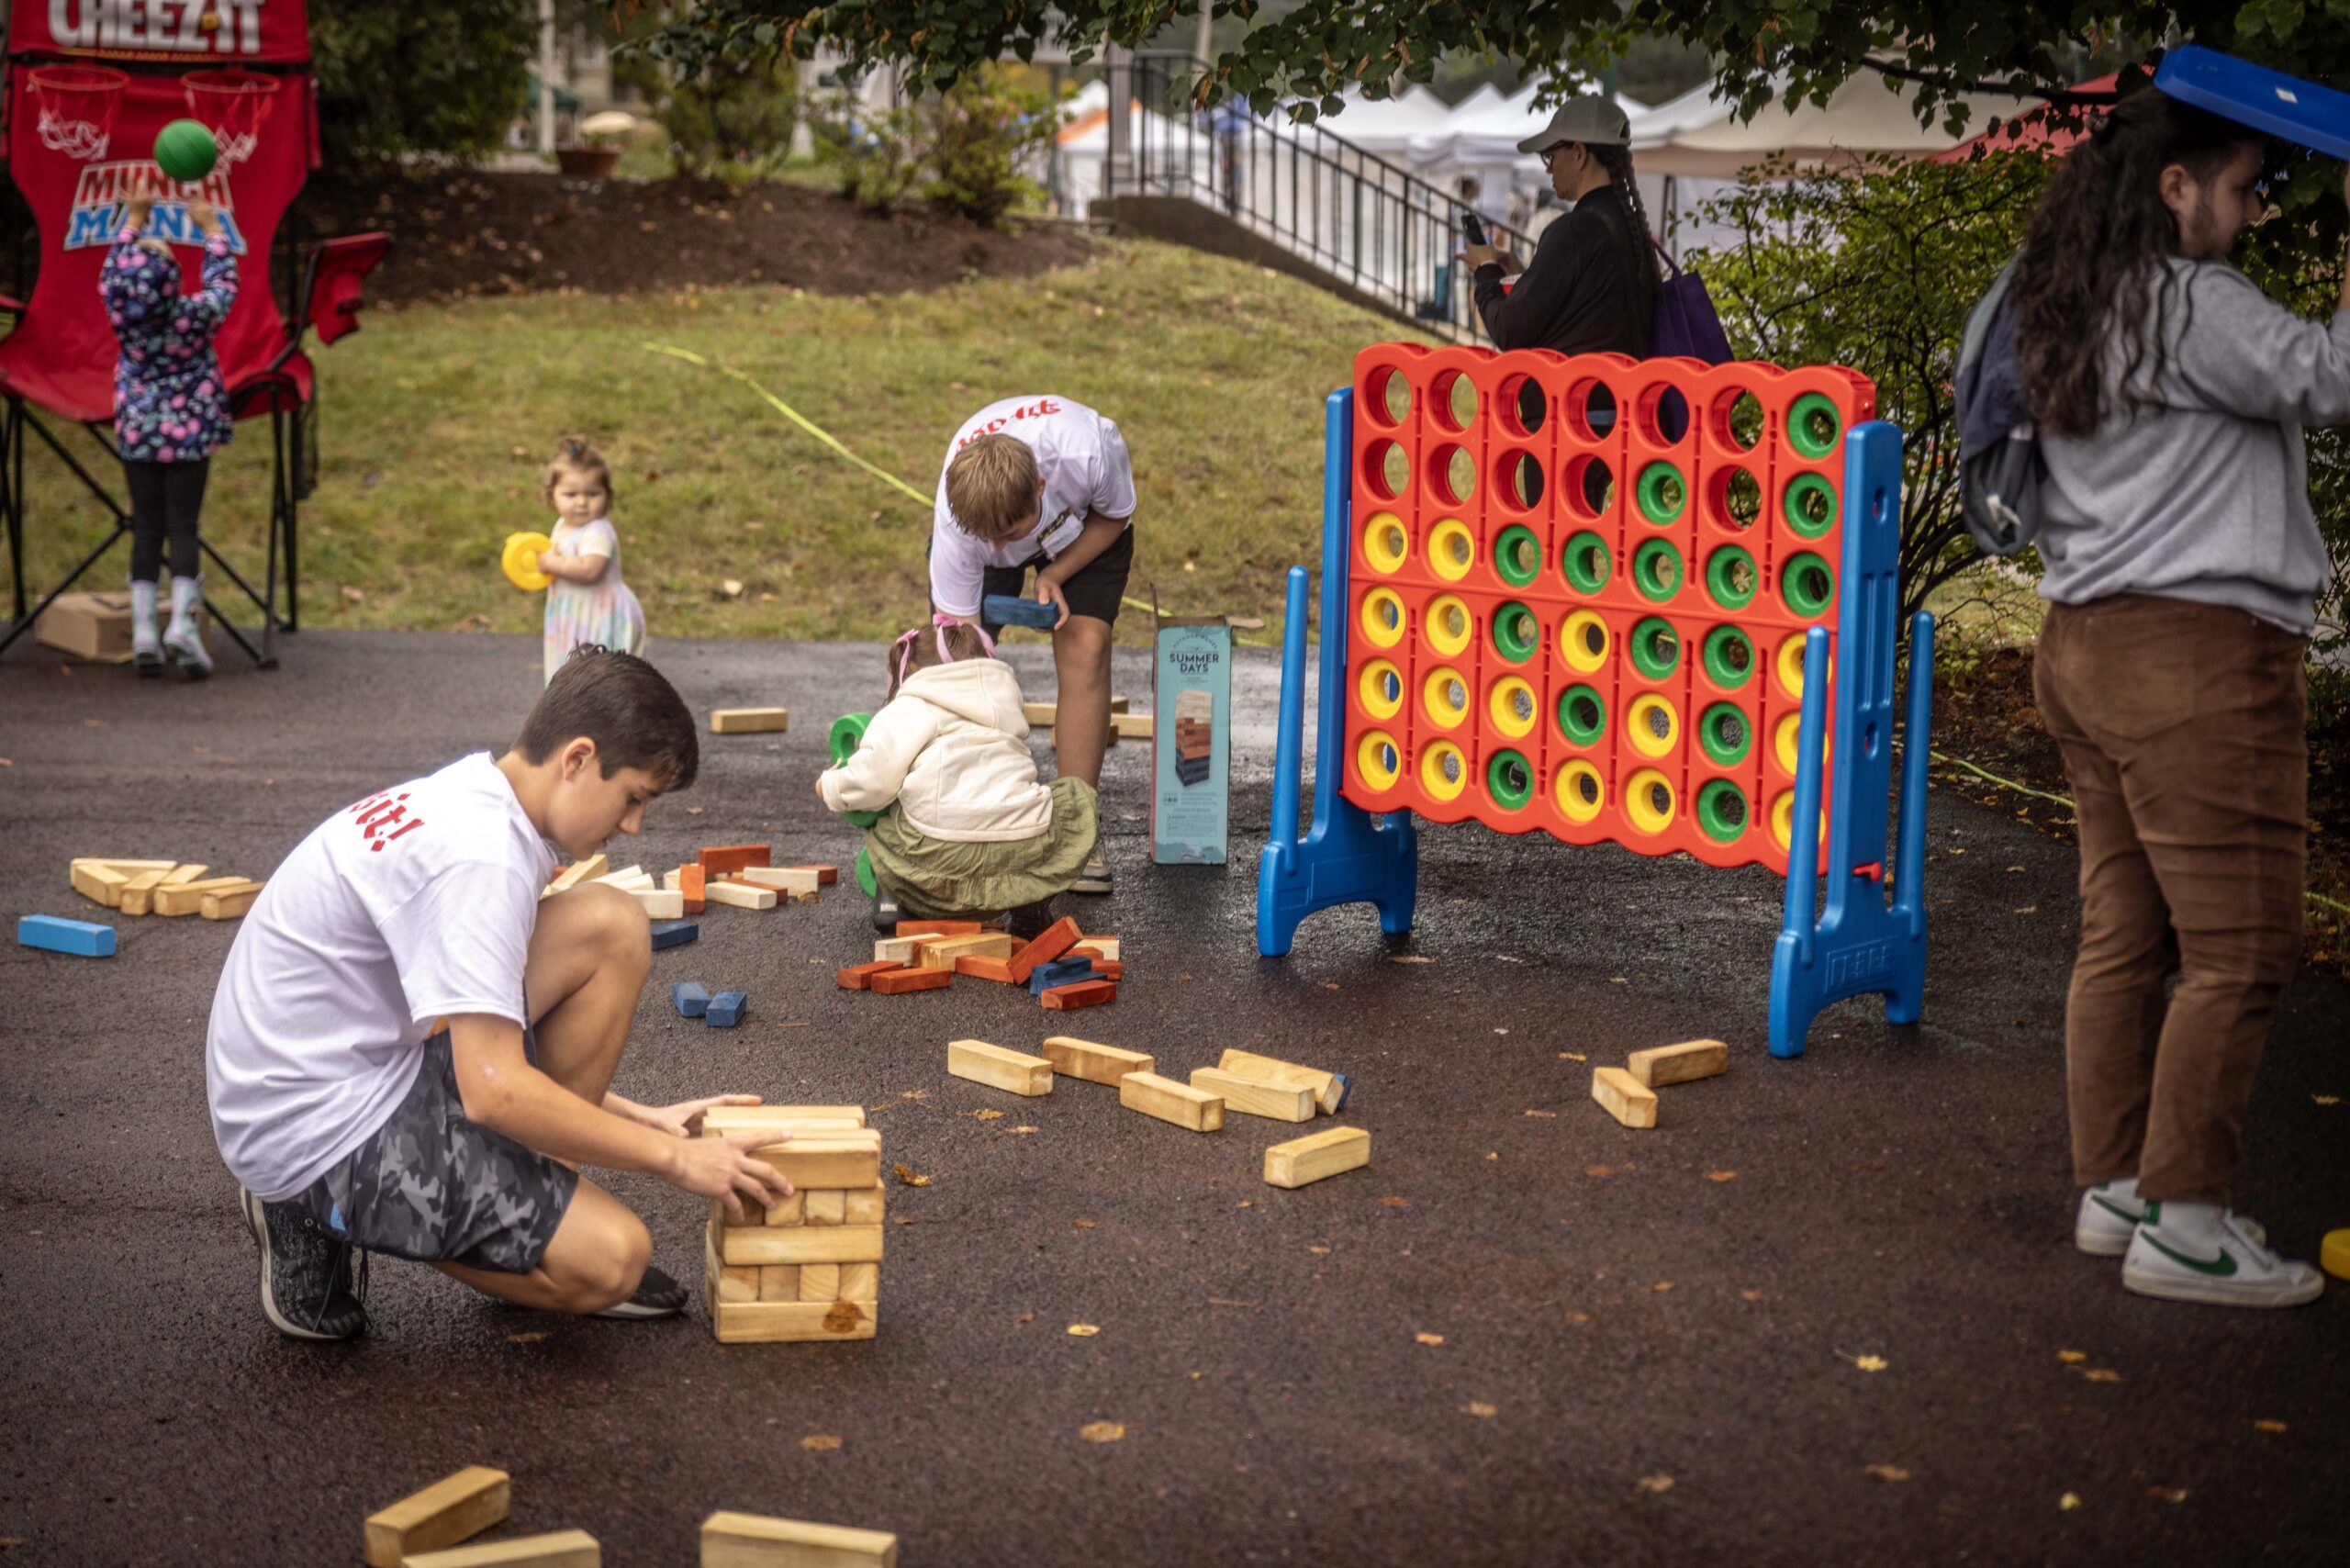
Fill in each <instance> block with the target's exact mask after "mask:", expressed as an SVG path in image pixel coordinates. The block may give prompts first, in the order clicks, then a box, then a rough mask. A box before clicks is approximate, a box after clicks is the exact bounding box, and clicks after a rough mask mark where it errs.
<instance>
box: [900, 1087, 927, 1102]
mask: <svg viewBox="0 0 2350 1568" xmlns="http://www.w3.org/2000/svg"><path fill="white" fill-rule="evenodd" d="M898 1098H899V1099H901V1100H927V1099H929V1098H930V1091H929V1090H927V1089H908V1090H905V1091H903V1092H901V1093H900V1094H899V1096H898Z"/></svg>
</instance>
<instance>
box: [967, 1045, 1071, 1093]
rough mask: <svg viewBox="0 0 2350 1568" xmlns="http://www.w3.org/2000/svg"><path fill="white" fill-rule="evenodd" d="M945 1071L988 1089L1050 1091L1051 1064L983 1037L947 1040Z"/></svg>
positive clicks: (1018, 1091) (1041, 1058)
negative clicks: (989, 1041)
mask: <svg viewBox="0 0 2350 1568" xmlns="http://www.w3.org/2000/svg"><path fill="white" fill-rule="evenodd" d="M946 1070H947V1071H948V1072H949V1073H952V1074H953V1075H954V1076H955V1077H957V1078H968V1079H969V1080H970V1081H972V1082H974V1083H984V1084H986V1085H987V1086H988V1087H989V1088H990V1089H1002V1090H1007V1091H1009V1092H1012V1093H1014V1094H1024V1095H1027V1096H1029V1097H1030V1098H1032V1099H1033V1098H1035V1096H1036V1095H1039V1094H1050V1093H1051V1092H1053V1064H1052V1063H1051V1062H1049V1061H1046V1059H1045V1058H1043V1057H1032V1056H1030V1055H1028V1054H1027V1053H1026V1052H1024V1051H1013V1050H1006V1049H1005V1048H1004V1047H1002V1046H991V1045H990V1044H988V1043H987V1042H986V1041H985V1040H949V1041H948V1042H947V1043H946Z"/></svg>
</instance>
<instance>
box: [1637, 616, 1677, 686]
mask: <svg viewBox="0 0 2350 1568" xmlns="http://www.w3.org/2000/svg"><path fill="white" fill-rule="evenodd" d="M1632 667H1633V668H1635V669H1637V670H1639V672H1640V673H1641V674H1642V675H1644V676H1646V677H1648V678H1649V679H1651V680H1662V679H1664V678H1665V677H1667V676H1669V675H1671V674H1672V673H1673V671H1674V670H1676V669H1678V668H1680V667H1681V633H1678V632H1675V631H1674V630H1673V622H1670V621H1667V620H1665V619H1664V618H1663V617H1662V616H1661V615H1651V616H1650V617H1649V618H1648V619H1647V620H1645V621H1643V622H1640V623H1639V625H1637V626H1635V627H1633V628H1632Z"/></svg>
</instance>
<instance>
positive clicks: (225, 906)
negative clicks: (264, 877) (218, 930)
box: [196, 882, 262, 920]
mask: <svg viewBox="0 0 2350 1568" xmlns="http://www.w3.org/2000/svg"><path fill="white" fill-rule="evenodd" d="M261 889H262V885H261V884H260V883H259V882H253V883H250V884H248V885H247V886H246V888H245V889H244V890H243V891H242V892H225V893H207V894H205V895H204V902H202V903H200V904H198V905H196V913H198V914H201V915H202V916H204V918H205V919H207V920H234V919H236V918H237V917H238V916H239V915H241V914H243V913H247V912H248V911H250V910H251V909H252V907H253V900H255V899H257V898H259V897H261Z"/></svg>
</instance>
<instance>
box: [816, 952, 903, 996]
mask: <svg viewBox="0 0 2350 1568" xmlns="http://www.w3.org/2000/svg"><path fill="white" fill-rule="evenodd" d="M904 967H905V966H904V965H903V964H899V963H893V962H891V961H890V960H889V959H887V958H877V959H875V960H874V961H873V962H872V963H869V964H851V965H850V966H849V967H848V968H847V969H837V970H834V974H833V980H834V983H835V984H837V985H838V986H839V987H840V988H841V989H842V990H843V991H869V990H871V989H872V986H873V977H874V976H875V975H885V974H888V973H889V972H890V970H891V969H903V968H904Z"/></svg>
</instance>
